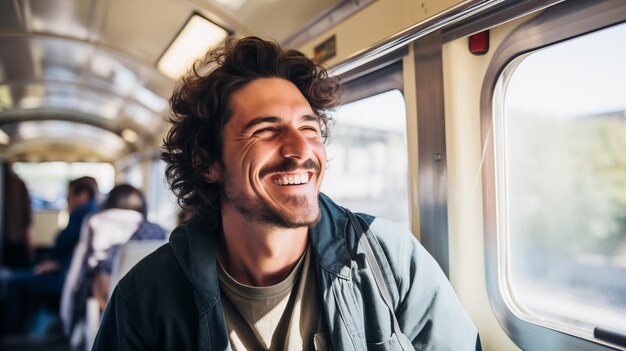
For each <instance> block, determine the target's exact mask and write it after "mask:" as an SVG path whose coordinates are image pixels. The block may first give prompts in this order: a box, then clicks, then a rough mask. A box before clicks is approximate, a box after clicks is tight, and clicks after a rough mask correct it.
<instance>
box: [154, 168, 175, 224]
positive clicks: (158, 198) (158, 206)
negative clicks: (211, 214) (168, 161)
mask: <svg viewBox="0 0 626 351" xmlns="http://www.w3.org/2000/svg"><path fill="white" fill-rule="evenodd" d="M151 167H152V170H151V172H150V188H149V190H148V194H147V198H148V219H149V220H151V221H153V222H155V223H158V224H159V225H161V226H162V227H163V228H165V229H166V230H167V231H171V230H173V229H174V228H175V227H176V225H177V222H178V214H179V211H180V207H179V206H178V204H177V203H176V196H174V193H173V192H172V191H171V190H170V186H169V184H168V183H167V181H166V180H165V162H164V161H162V160H154V161H153V162H152V165H151Z"/></svg>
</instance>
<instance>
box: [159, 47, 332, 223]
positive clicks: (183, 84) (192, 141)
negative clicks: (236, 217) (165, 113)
mask: <svg viewBox="0 0 626 351" xmlns="http://www.w3.org/2000/svg"><path fill="white" fill-rule="evenodd" d="M259 78H282V79H285V80H288V81H290V82H292V83H293V84H294V85H295V86H296V87H297V88H298V89H299V90H300V92H301V93H302V95H304V97H305V98H306V99H307V101H308V102H309V104H310V105H311V108H312V109H313V111H314V112H315V113H316V114H317V116H318V117H319V120H320V127H321V130H322V136H323V137H324V140H326V139H327V137H328V130H329V125H330V122H331V118H330V116H329V115H327V114H326V111H327V110H329V109H331V108H333V107H335V106H337V104H338V103H339V93H338V89H339V82H338V79H337V78H335V77H329V76H328V73H327V72H326V70H325V69H324V68H323V67H322V66H320V65H318V64H316V63H314V62H313V61H311V60H310V59H308V58H307V57H306V56H304V54H302V53H301V52H299V51H296V50H283V49H282V48H281V47H280V46H279V45H278V44H277V43H275V42H271V41H266V40H263V39H260V38H258V37H246V38H243V39H239V40H237V39H230V40H228V41H227V42H226V44H225V46H224V47H222V48H218V49H215V50H212V51H209V52H208V53H207V55H206V56H205V57H204V58H203V59H201V60H198V61H196V62H195V63H194V65H193V66H192V69H191V70H190V71H189V72H187V74H186V75H185V76H184V77H183V78H182V80H181V81H180V82H179V84H178V86H177V87H176V88H175V89H174V92H173V94H172V97H171V98H170V105H171V108H172V114H171V116H170V118H169V122H170V123H171V124H172V128H171V129H170V131H169V132H168V134H167V136H166V137H165V139H164V140H163V151H162V154H161V159H163V160H164V161H165V162H166V163H167V166H166V168H165V176H166V178H167V180H168V182H169V184H170V186H171V189H172V191H173V192H174V194H176V196H177V198H178V204H179V205H180V206H181V207H183V208H185V209H186V210H189V211H191V212H192V213H193V214H196V215H208V216H217V215H218V214H219V213H220V204H219V194H220V189H219V186H220V185H219V184H215V183H211V182H209V181H207V179H206V178H205V176H204V173H205V172H206V171H207V170H208V169H209V167H210V166H211V165H213V164H215V162H217V164H218V165H220V166H222V165H223V162H222V161H223V160H222V157H223V155H222V152H223V145H222V141H223V140H222V137H223V135H222V134H223V129H224V125H225V124H226V123H227V122H228V120H229V119H230V118H231V116H232V112H233V111H232V106H231V105H230V96H231V95H232V94H233V93H234V92H235V91H237V90H239V89H241V88H243V87H244V86H245V85H246V84H248V83H250V82H252V81H254V80H256V79H259Z"/></svg>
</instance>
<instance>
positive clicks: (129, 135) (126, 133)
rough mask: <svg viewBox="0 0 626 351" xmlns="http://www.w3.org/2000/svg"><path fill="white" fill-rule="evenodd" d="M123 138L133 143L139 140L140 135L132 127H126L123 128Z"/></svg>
mask: <svg viewBox="0 0 626 351" xmlns="http://www.w3.org/2000/svg"><path fill="white" fill-rule="evenodd" d="M122 138H123V139H124V140H126V141H128V142H129V143H131V144H132V143H134V142H136V141H137V140H139V135H137V133H135V132H134V131H132V130H130V129H124V130H122Z"/></svg>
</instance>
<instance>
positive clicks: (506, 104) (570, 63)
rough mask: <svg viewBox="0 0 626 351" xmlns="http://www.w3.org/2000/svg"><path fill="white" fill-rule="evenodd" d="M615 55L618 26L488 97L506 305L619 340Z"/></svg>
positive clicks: (620, 80)
mask: <svg viewBox="0 0 626 351" xmlns="http://www.w3.org/2000/svg"><path fill="white" fill-rule="evenodd" d="M623 43H626V25H624V24H622V25H619V26H614V27H612V28H609V29H605V30H602V31H599V32H596V33H592V34H589V35H585V36H583V37H580V38H576V39H572V40H569V41H567V42H564V43H561V44H558V45H554V46H552V47H548V48H545V49H542V50H539V51H536V52H533V53H531V54H529V55H527V56H525V57H523V58H521V59H519V60H518V61H517V62H516V64H517V65H515V64H513V65H511V66H509V68H508V69H507V70H506V71H505V73H503V77H509V81H508V85H506V88H505V94H504V100H503V101H502V100H497V99H501V98H502V96H500V97H496V105H498V106H502V108H501V109H500V113H501V114H500V115H496V117H495V133H494V135H495V138H496V146H497V149H496V154H497V159H496V164H497V168H498V171H497V174H498V179H497V183H498V226H499V228H498V232H499V234H498V238H499V240H504V241H503V242H504V243H507V245H506V246H505V247H503V246H502V245H501V246H500V249H501V251H500V254H499V255H500V257H501V258H502V259H503V261H501V262H500V267H501V272H503V274H501V275H500V276H501V278H503V279H505V281H504V283H503V284H501V286H503V287H507V288H506V289H508V290H509V291H507V292H505V293H508V294H510V295H509V296H508V297H509V299H506V300H508V301H512V302H513V307H512V310H513V311H514V312H515V313H516V314H518V315H519V316H520V317H521V318H524V319H527V320H531V321H533V322H535V323H538V324H543V325H546V326H549V327H553V328H555V329H567V330H568V331H572V332H578V333H579V334H583V335H589V333H591V331H592V330H593V328H594V327H596V326H603V327H609V328H615V329H621V330H625V331H626V46H624V45H623ZM506 289H505V290H506ZM510 307H511V306H510Z"/></svg>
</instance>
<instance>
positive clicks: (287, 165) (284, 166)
mask: <svg viewBox="0 0 626 351" xmlns="http://www.w3.org/2000/svg"><path fill="white" fill-rule="evenodd" d="M298 169H303V170H314V171H316V172H319V171H320V164H319V162H316V161H313V160H312V159H308V160H306V161H304V162H302V163H301V164H299V163H298V162H297V161H296V160H294V159H292V158H286V159H284V160H283V161H281V162H280V163H277V164H274V165H269V166H266V167H263V168H262V169H261V171H260V172H259V177H261V178H263V177H264V176H266V175H268V174H269V173H287V172H293V171H295V170H298Z"/></svg>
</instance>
